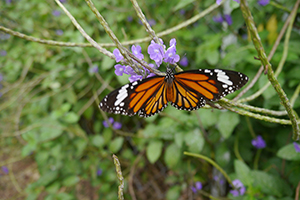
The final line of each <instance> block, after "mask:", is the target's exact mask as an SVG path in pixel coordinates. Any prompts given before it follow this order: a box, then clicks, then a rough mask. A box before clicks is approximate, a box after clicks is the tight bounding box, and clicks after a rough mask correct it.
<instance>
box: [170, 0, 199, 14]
mask: <svg viewBox="0 0 300 200" xmlns="http://www.w3.org/2000/svg"><path fill="white" fill-rule="evenodd" d="M194 1H195V0H180V1H179V2H178V3H177V5H176V6H175V7H174V8H173V12H176V11H177V10H180V9H182V8H184V7H185V6H187V5H189V4H191V3H193V2H194Z"/></svg>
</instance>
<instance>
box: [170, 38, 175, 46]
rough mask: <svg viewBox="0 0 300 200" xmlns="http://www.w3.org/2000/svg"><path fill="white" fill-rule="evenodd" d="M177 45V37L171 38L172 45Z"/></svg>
mask: <svg viewBox="0 0 300 200" xmlns="http://www.w3.org/2000/svg"><path fill="white" fill-rule="evenodd" d="M173 45H174V46H176V39H175V38H172V39H171V40H170V46H173Z"/></svg>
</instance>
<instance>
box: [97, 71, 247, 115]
mask: <svg viewBox="0 0 300 200" xmlns="http://www.w3.org/2000/svg"><path fill="white" fill-rule="evenodd" d="M247 81H248V77H247V76H246V75H244V74H242V73H240V72H235V71H230V70H221V69H199V70H189V71H183V72H179V73H176V74H174V73H173V72H172V70H171V69H170V68H167V72H166V76H153V77H150V78H146V79H143V80H139V81H135V82H132V83H129V84H126V85H124V86H122V87H120V88H118V89H116V90H114V91H113V92H111V93H110V94H108V95H107V96H105V97H104V99H103V100H102V101H101V102H100V104H99V107H100V108H101V109H102V110H103V111H106V112H109V113H115V114H123V115H128V116H132V115H135V114H138V115H139V116H141V117H149V116H152V115H154V114H156V113H158V112H161V111H162V110H163V109H164V108H165V107H166V106H167V105H168V102H171V105H172V106H174V107H175V108H177V109H179V110H188V111H191V110H196V109H199V108H201V107H203V106H204V105H205V104H206V102H207V101H217V100H219V99H220V98H221V97H223V96H226V95H227V94H229V93H232V92H234V91H236V90H237V89H239V88H241V87H242V86H244V85H245V84H246V83H247Z"/></svg>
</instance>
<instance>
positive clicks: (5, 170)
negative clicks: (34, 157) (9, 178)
mask: <svg viewBox="0 0 300 200" xmlns="http://www.w3.org/2000/svg"><path fill="white" fill-rule="evenodd" d="M1 168H2V171H3V173H4V174H8V172H9V170H8V168H7V167H6V166H2V167H1Z"/></svg>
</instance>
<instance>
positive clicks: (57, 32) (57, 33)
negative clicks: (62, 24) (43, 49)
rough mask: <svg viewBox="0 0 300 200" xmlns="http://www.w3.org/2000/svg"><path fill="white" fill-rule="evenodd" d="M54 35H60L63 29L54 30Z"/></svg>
mask: <svg viewBox="0 0 300 200" xmlns="http://www.w3.org/2000/svg"><path fill="white" fill-rule="evenodd" d="M55 33H56V35H62V34H64V32H63V30H61V29H59V30H56V31H55Z"/></svg>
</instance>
